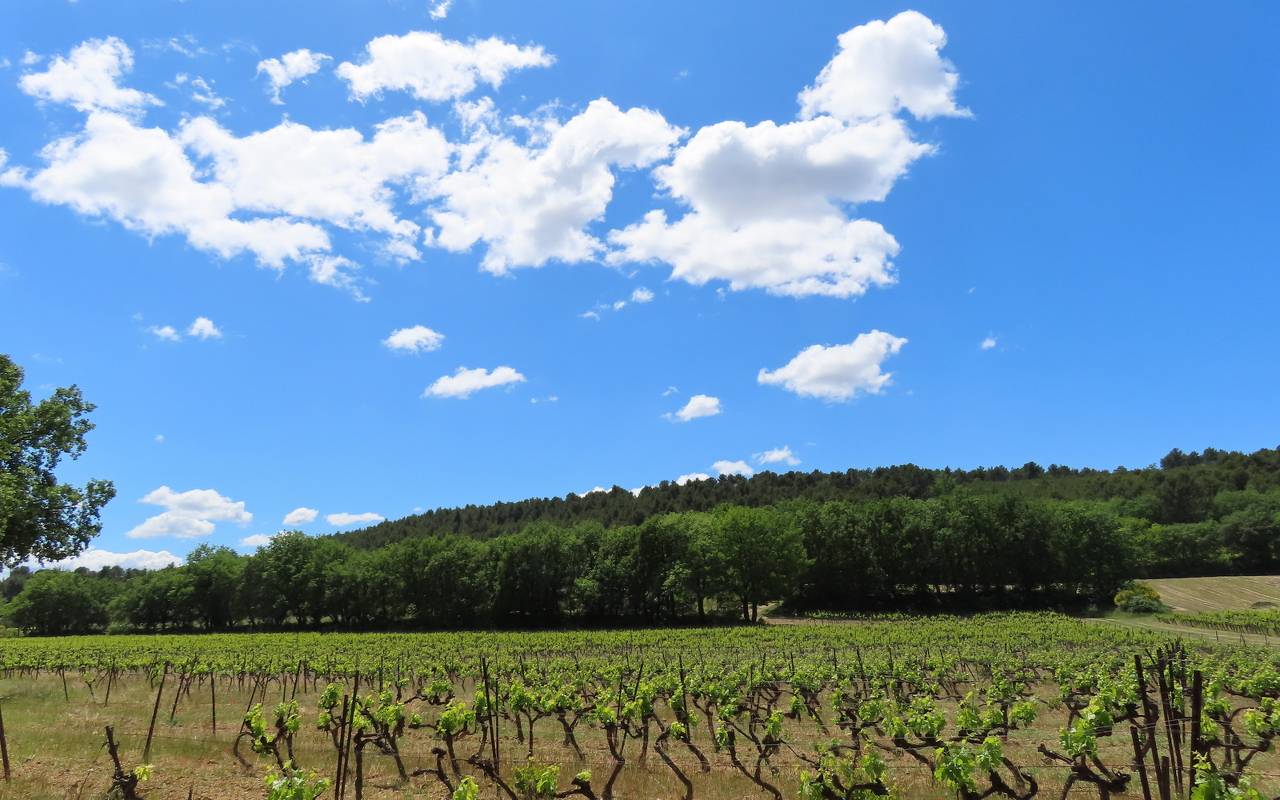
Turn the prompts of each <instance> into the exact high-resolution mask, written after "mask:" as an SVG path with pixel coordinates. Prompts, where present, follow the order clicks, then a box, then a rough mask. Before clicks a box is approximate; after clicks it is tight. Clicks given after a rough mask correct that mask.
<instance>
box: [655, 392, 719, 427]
mask: <svg viewBox="0 0 1280 800" xmlns="http://www.w3.org/2000/svg"><path fill="white" fill-rule="evenodd" d="M719 413H720V398H718V397H712V396H711V395H709V394H695V395H694V396H693V397H690V398H689V402H687V403H685V404H684V406H683V407H682V408H681V409H680V410H679V411H676V412H675V413H668V414H664V415H663V416H664V417H665V418H667V419H669V420H671V421H672V422H689V421H690V420H695V419H698V418H700V417H714V416H715V415H717V414H719Z"/></svg>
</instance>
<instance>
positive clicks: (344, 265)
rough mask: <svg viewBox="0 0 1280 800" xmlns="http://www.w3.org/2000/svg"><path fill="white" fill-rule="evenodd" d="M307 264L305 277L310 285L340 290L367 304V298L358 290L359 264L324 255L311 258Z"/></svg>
mask: <svg viewBox="0 0 1280 800" xmlns="http://www.w3.org/2000/svg"><path fill="white" fill-rule="evenodd" d="M308 263H309V264H310V266H309V267H308V269H307V277H308V278H310V279H311V282H312V283H318V284H320V285H321V286H332V287H334V288H335V289H342V290H344V291H346V292H348V293H349V294H350V295H351V296H352V297H353V298H355V299H356V300H357V301H359V302H361V303H367V302H369V298H368V297H367V296H365V293H364V291H363V290H362V289H361V288H360V279H359V278H357V277H356V273H357V272H358V271H359V269H360V265H359V264H357V263H355V262H354V261H352V260H351V259H349V258H347V257H346V256H326V255H315V256H311V258H309V259H308Z"/></svg>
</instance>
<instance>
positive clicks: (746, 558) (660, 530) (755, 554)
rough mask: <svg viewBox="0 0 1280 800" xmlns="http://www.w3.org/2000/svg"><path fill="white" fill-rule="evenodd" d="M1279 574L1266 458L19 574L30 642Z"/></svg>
mask: <svg viewBox="0 0 1280 800" xmlns="http://www.w3.org/2000/svg"><path fill="white" fill-rule="evenodd" d="M1277 568H1280V451H1277V450H1259V451H1257V452H1255V453H1251V454H1244V453H1238V452H1227V451H1220V450H1206V451H1204V452H1200V453H1194V452H1193V453H1183V452H1181V451H1178V450H1174V451H1172V452H1170V453H1169V454H1168V455H1167V456H1165V458H1164V459H1162V460H1161V463H1160V464H1159V465H1158V466H1152V467H1149V468H1144V469H1132V470H1130V469H1116V470H1112V471H1101V470H1088V469H1083V470H1081V469H1071V468H1067V467H1061V466H1056V465H1054V466H1050V467H1048V468H1043V467H1040V466H1039V465H1036V464H1026V465H1024V466H1022V467H1018V468H1016V469H1006V468H1003V467H996V468H990V469H975V470H930V469H923V468H920V467H916V466H912V465H906V466H899V467H887V468H882V469H876V470H849V471H847V472H834V473H821V472H811V473H801V472H790V473H785V474H774V473H768V472H766V473H760V474H758V475H756V476H754V477H751V478H742V477H736V476H731V477H723V478H720V479H716V480H707V481H694V482H690V483H687V484H685V485H683V486H678V485H675V484H673V483H663V484H661V485H659V486H656V487H650V488H646V489H644V490H642V491H640V492H639V493H638V494H635V495H633V494H632V493H631V492H629V491H626V490H623V489H619V488H615V489H614V490H613V491H611V492H597V493H593V494H590V495H587V496H584V497H578V496H573V495H571V496H569V497H568V498H564V499H546V500H527V501H523V502H519V503H498V504H494V505H491V506H468V507H466V508H459V509H446V510H438V511H433V512H429V513H426V514H420V515H416V516H412V517H408V518H405V519H402V520H396V521H389V522H385V523H381V524H379V525H376V526H373V527H370V528H367V529H364V530H361V531H356V532H353V533H349V534H343V535H337V536H325V537H309V536H306V535H304V534H301V533H289V534H282V535H280V536H277V537H275V538H274V539H273V540H272V541H271V543H270V544H268V545H267V546H265V547H263V548H260V549H259V550H258V551H257V552H256V553H255V554H253V555H239V554H237V553H235V552H234V551H232V550H229V549H227V548H215V547H208V546H203V547H200V548H198V549H197V550H196V551H195V552H194V553H192V555H191V556H190V557H189V559H188V562H187V564H186V565H184V566H181V567H173V568H169V569H164V570H159V571H154V572H141V571H127V570H121V569H119V568H106V569H103V570H101V571H99V572H96V573H94V572H89V571H88V570H78V571H75V572H65V571H58V570H51V569H49V570H40V571H38V572H35V573H33V572H32V571H30V570H28V569H25V568H18V569H15V570H14V571H13V572H12V573H11V574H10V575H9V576H8V577H7V578H6V579H5V580H4V581H2V582H0V594H2V595H3V598H4V601H5V602H4V605H3V607H0V614H2V615H3V617H4V618H5V620H6V621H7V622H8V623H9V624H10V625H13V626H15V627H17V628H20V629H22V630H24V631H27V632H31V633H50V634H56V633H73V632H87V631H101V630H111V631H117V630H118V631H125V630H141V631H158V630H225V629H231V628H254V629H278V628H287V627H307V628H326V627H331V628H340V629H395V628H449V627H471V626H499V627H541V626H566V625H592V624H594V625H628V624H635V625H640V624H646V625H652V624H671V623H682V622H694V621H702V620H707V619H725V620H729V619H738V620H754V619H756V617H757V616H758V612H759V607H760V606H761V605H763V604H766V603H772V602H778V601H781V602H784V603H786V604H787V605H788V606H789V607H792V608H795V609H802V610H818V609H823V610H843V611H848V610H854V611H858V610H868V611H874V610H885V609H894V610H902V609H921V610H934V611H937V610H942V611H965V610H974V609H985V608H1037V607H1040V608H1044V607H1053V608H1082V607H1087V606H1105V605H1106V604H1107V603H1108V602H1109V600H1110V598H1111V597H1112V596H1113V594H1114V593H1115V591H1116V590H1117V589H1118V588H1119V587H1121V586H1122V585H1123V584H1124V583H1125V582H1126V581H1127V580H1129V579H1132V578H1137V577H1156V576H1190V575H1220V574H1232V573H1244V574H1251V573H1255V574H1256V573H1267V572H1273V571H1275V570H1276V569H1277Z"/></svg>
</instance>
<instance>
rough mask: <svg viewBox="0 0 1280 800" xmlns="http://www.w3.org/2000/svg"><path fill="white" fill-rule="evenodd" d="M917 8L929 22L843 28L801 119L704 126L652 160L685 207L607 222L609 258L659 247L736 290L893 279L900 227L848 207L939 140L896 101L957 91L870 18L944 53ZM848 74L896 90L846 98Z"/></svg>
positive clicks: (671, 260)
mask: <svg viewBox="0 0 1280 800" xmlns="http://www.w3.org/2000/svg"><path fill="white" fill-rule="evenodd" d="M911 13H912V14H914V12H911ZM915 17H919V18H920V19H921V20H924V21H925V22H926V23H927V22H928V20H927V19H925V18H924V17H922V16H920V15H918V14H915V15H914V17H910V18H907V19H906V21H905V22H900V21H899V20H900V19H902V18H903V17H902V15H899V17H895V18H894V20H891V21H890V23H883V22H876V23H869V24H868V25H867V26H859V27H858V28H854V29H853V30H851V31H849V32H848V33H846V34H845V35H844V36H842V37H841V50H840V52H839V53H838V54H837V56H836V58H835V59H833V61H832V63H831V64H828V66H827V68H824V70H823V72H822V74H821V75H820V76H819V80H818V83H817V84H815V86H813V87H810V88H809V89H808V90H806V91H805V92H804V93H802V95H801V108H802V111H801V118H800V119H797V120H795V121H792V122H785V123H782V124H778V123H776V122H773V121H771V120H766V121H764V122H761V123H759V124H756V125H747V124H746V123H743V122H737V121H725V122H719V123H716V124H713V125H709V126H707V127H704V128H702V129H700V130H699V131H698V132H697V133H696V134H694V136H693V137H692V138H691V139H689V141H688V142H686V143H685V144H684V145H683V146H681V147H680V148H679V150H678V151H677V153H676V155H675V158H674V159H673V160H672V161H671V163H670V164H666V165H664V166H661V167H659V168H657V169H655V170H654V176H655V178H656V180H657V183H658V185H659V187H660V188H662V189H664V190H665V191H666V192H667V193H668V194H669V195H670V196H671V197H672V198H673V199H675V200H676V201H677V202H679V203H680V204H681V205H683V206H684V207H685V208H686V211H685V212H684V214H683V215H682V216H680V217H679V218H677V219H675V220H671V219H669V218H668V216H667V213H666V212H665V211H663V210H653V211H650V212H649V213H648V214H646V215H645V216H644V218H643V219H642V220H641V221H640V222H637V223H635V224H633V225H630V226H627V227H625V228H622V229H619V230H614V231H611V232H610V234H609V241H610V243H611V244H612V245H613V246H614V248H615V249H614V250H613V251H612V252H610V253H609V255H608V260H609V261H610V262H611V263H615V264H618V263H625V262H653V261H659V262H664V263H667V264H670V265H671V268H672V273H671V274H672V277H675V278H680V279H682V280H685V281H688V282H689V283H692V284H694V285H703V284H706V283H708V282H710V281H724V282H727V283H728V285H729V287H730V288H731V289H733V290H745V289H764V290H766V291H768V292H771V293H773V294H779V295H790V296H796V297H802V296H810V295H825V296H829V297H841V298H844V297H852V296H856V295H860V294H863V293H865V292H866V291H867V290H868V288H870V287H873V286H886V285H889V284H891V283H892V282H893V281H894V273H893V264H892V259H893V258H894V257H895V256H896V255H897V253H898V249H899V246H898V242H897V240H895V239H894V238H893V236H891V235H890V234H889V233H888V232H887V231H886V230H885V229H884V228H883V227H882V226H881V225H880V224H879V223H876V222H873V221H870V220H866V219H858V218H851V217H850V216H849V214H848V212H847V207H848V206H850V205H855V204H861V203H867V202H875V201H882V200H884V199H885V198H886V197H887V195H888V194H889V191H890V190H891V189H892V187H893V186H894V184H895V183H896V182H897V181H898V180H899V179H900V178H901V177H902V176H903V175H904V174H906V171H907V169H908V167H909V166H910V165H911V164H912V163H913V162H915V161H916V160H918V159H919V158H921V157H923V156H925V155H927V154H929V153H931V152H933V148H932V146H930V145H928V144H924V143H920V142H917V141H915V140H914V139H913V138H912V135H911V131H910V130H909V129H908V127H907V124H906V122H905V121H904V120H903V119H902V118H901V117H900V116H898V115H897V113H896V112H898V111H899V110H900V109H906V110H909V111H914V112H917V115H918V116H923V115H924V113H925V109H928V110H929V112H930V113H931V114H937V113H942V110H943V108H942V105H941V102H940V101H939V100H937V99H936V96H937V91H935V92H934V95H928V91H927V90H929V89H935V90H937V89H938V87H939V86H941V87H942V88H941V89H940V91H941V93H942V96H945V97H951V93H952V92H953V91H954V88H955V81H954V80H953V79H954V77H955V73H954V71H946V70H944V71H942V72H939V73H937V74H935V75H933V83H932V84H931V83H929V81H928V78H929V75H928V74H926V73H924V72H922V71H921V70H919V69H915V68H908V67H907V66H904V65H903V64H902V63H901V61H902V59H901V58H899V57H898V55H897V52H898V51H897V50H893V49H892V48H886V47H884V46H882V44H883V43H882V42H881V39H882V38H883V37H880V36H878V35H874V32H873V33H872V34H868V33H867V31H866V30H864V29H874V31H879V30H880V29H881V28H882V27H884V26H886V25H889V26H890V28H891V30H892V34H893V37H894V40H895V42H897V43H898V45H899V49H901V50H910V49H911V48H919V47H924V48H926V49H928V48H932V49H933V50H932V51H933V52H934V55H935V57H937V49H938V48H940V47H941V46H942V44H943V43H944V42H945V37H942V36H941V29H940V28H937V27H936V26H933V25H932V23H929V24H928V26H927V29H926V28H922V27H921V26H918V25H914V24H909V23H911V21H912V20H913V19H914V18H915ZM877 26H879V27H877ZM850 59H852V62H851V63H853V64H854V65H855V66H856V68H857V69H858V70H861V71H859V72H858V73H857V74H856V75H851V73H850V70H849V68H848V67H847V66H846V62H850ZM851 81H854V82H857V83H858V84H859V85H862V84H864V83H865V84H873V85H875V86H877V87H879V91H881V92H882V96H883V97H888V98H890V99H891V100H892V102H889V101H888V100H881V101H879V104H878V105H876V102H873V100H871V99H863V100H861V101H857V102H855V101H854V100H850V99H848V97H847V96H846V95H848V96H849V97H851V96H853V95H855V94H857V91H855V89H856V87H855V89H849V91H848V92H845V91H844V90H845V88H846V83H849V82H851ZM858 91H860V90H858ZM877 96H878V97H879V96H881V95H877ZM926 96H934V97H935V99H934V100H932V101H930V100H927V99H926ZM859 103H860V104H859ZM837 106H838V107H839V108H838V113H837V110H836V109H837ZM859 109H861V110H860V111H859ZM952 109H954V105H953V106H952ZM855 111H857V113H855ZM955 113H956V114H958V113H959V110H958V109H955Z"/></svg>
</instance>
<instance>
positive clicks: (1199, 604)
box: [1142, 575, 1280, 613]
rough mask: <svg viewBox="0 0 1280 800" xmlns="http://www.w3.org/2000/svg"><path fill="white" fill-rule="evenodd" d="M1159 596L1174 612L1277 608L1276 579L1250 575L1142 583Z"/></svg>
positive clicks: (1278, 588)
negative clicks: (1267, 605)
mask: <svg viewBox="0 0 1280 800" xmlns="http://www.w3.org/2000/svg"><path fill="white" fill-rule="evenodd" d="M1142 582H1143V583H1145V584H1147V585H1148V586H1150V587H1151V588H1153V589H1155V590H1156V591H1157V592H1159V593H1160V599H1161V600H1163V601H1164V602H1165V604H1166V605H1168V606H1170V607H1171V608H1173V610H1174V611H1183V612H1187V613H1196V612H1200V611H1221V610H1243V609H1250V608H1260V607H1261V608H1265V607H1266V606H1265V605H1259V604H1271V605H1274V606H1276V607H1280V576H1276V575H1250V576H1244V575H1241V576H1230V577H1221V578H1153V579H1151V580H1145V581H1142Z"/></svg>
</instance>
